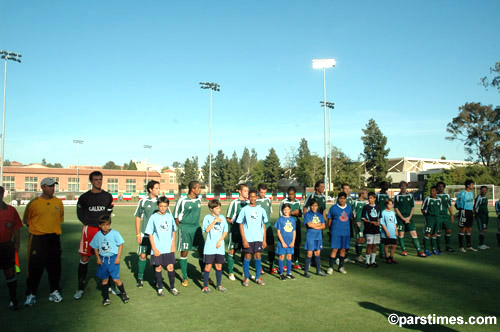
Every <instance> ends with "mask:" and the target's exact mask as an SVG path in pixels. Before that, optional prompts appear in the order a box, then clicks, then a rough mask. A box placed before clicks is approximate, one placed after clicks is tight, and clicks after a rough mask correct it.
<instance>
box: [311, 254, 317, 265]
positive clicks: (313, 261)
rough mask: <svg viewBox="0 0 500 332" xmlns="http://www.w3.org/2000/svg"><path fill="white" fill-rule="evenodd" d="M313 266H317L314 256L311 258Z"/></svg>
mask: <svg viewBox="0 0 500 332" xmlns="http://www.w3.org/2000/svg"><path fill="white" fill-rule="evenodd" d="M311 266H313V267H314V266H316V255H315V254H313V255H312V257H311Z"/></svg>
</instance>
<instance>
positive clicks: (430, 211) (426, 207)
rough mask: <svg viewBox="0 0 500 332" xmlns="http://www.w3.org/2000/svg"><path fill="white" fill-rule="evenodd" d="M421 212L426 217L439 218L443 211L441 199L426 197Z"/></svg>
mask: <svg viewBox="0 0 500 332" xmlns="http://www.w3.org/2000/svg"><path fill="white" fill-rule="evenodd" d="M422 210H423V211H424V214H425V215H426V216H439V215H440V214H441V211H442V210H443V205H442V203H441V199H439V198H437V197H436V198H432V197H430V196H429V197H426V198H425V199H424V203H423V204H422Z"/></svg>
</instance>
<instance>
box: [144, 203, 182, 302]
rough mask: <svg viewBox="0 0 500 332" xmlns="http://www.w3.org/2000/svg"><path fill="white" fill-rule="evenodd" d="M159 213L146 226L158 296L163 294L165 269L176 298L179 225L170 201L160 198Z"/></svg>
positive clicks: (171, 291)
mask: <svg viewBox="0 0 500 332" xmlns="http://www.w3.org/2000/svg"><path fill="white" fill-rule="evenodd" d="M157 204H158V212H156V213H154V214H153V215H152V216H151V217H150V218H149V221H148V225H147V226H146V231H145V233H146V234H149V241H150V242H151V265H152V266H153V267H154V269H155V279H156V285H157V286H158V293H157V294H158V296H164V295H165V294H163V278H162V275H161V274H162V270H163V268H164V267H165V268H166V269H167V271H168V280H169V281H170V293H171V294H172V295H174V296H178V295H179V291H178V290H177V288H175V272H174V265H175V231H176V230H177V225H176V224H175V220H174V217H173V216H172V214H170V213H169V212H168V205H169V200H168V198H167V197H165V196H162V197H160V198H158V201H157Z"/></svg>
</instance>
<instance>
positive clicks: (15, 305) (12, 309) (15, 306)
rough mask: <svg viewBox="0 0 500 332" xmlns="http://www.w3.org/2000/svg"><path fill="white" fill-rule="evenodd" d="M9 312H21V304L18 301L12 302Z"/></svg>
mask: <svg viewBox="0 0 500 332" xmlns="http://www.w3.org/2000/svg"><path fill="white" fill-rule="evenodd" d="M9 310H10V311H16V310H19V304H18V303H17V300H12V301H10V303H9Z"/></svg>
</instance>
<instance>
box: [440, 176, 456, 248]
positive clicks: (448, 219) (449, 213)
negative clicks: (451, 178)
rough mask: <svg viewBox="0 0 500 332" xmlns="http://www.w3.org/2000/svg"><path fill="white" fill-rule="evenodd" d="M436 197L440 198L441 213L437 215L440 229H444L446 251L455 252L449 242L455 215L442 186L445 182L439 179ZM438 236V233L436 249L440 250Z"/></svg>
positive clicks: (449, 198)
mask: <svg viewBox="0 0 500 332" xmlns="http://www.w3.org/2000/svg"><path fill="white" fill-rule="evenodd" d="M436 186H437V189H438V193H437V197H438V198H439V199H440V200H441V206H442V207H443V209H442V210H441V214H440V216H439V218H440V223H441V229H444V231H445V234H444V240H445V243H446V249H445V250H446V251H447V252H455V250H453V249H452V248H451V246H450V243H451V224H452V223H454V222H455V217H454V216H453V209H452V207H451V197H450V195H448V194H447V193H445V192H444V188H446V184H445V183H444V182H443V181H439V182H438V183H437V184H436ZM439 242H440V236H439V235H438V241H437V250H439V251H441V248H440V243H439Z"/></svg>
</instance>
